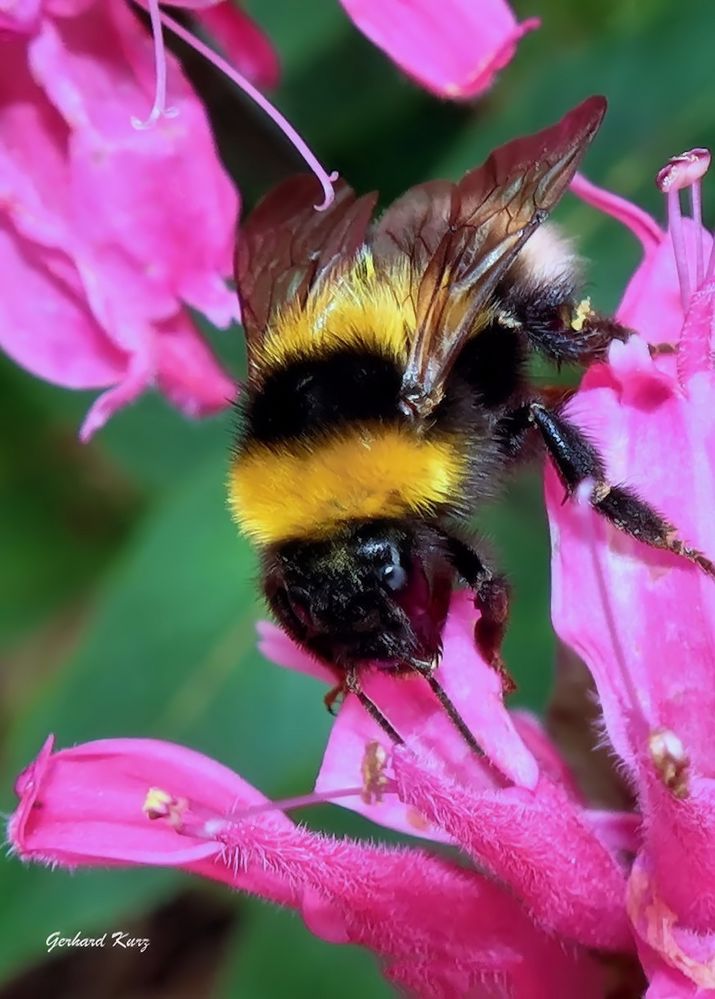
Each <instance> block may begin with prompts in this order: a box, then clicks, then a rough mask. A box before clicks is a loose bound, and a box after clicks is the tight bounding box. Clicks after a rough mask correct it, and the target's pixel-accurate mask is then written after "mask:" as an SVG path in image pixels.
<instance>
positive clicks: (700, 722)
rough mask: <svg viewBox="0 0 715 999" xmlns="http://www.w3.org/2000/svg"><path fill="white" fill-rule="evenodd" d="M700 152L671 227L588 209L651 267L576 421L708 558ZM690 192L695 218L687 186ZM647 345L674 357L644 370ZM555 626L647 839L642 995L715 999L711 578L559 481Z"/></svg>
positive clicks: (685, 174) (640, 855)
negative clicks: (582, 677)
mask: <svg viewBox="0 0 715 999" xmlns="http://www.w3.org/2000/svg"><path fill="white" fill-rule="evenodd" d="M709 159H710V157H709V154H707V153H706V151H704V150H693V152H692V153H690V154H686V155H685V156H684V157H677V158H676V159H675V160H673V161H671V163H670V164H669V165H668V167H667V168H666V169H665V171H662V172H661V174H659V185H660V187H661V190H664V191H665V192H666V193H667V196H668V208H669V231H668V233H667V234H666V233H664V232H662V231H661V230H660V228H659V227H658V226H657V225H656V224H655V223H654V222H653V221H652V220H650V219H647V217H645V218H644V216H643V215H642V213H639V212H638V210H637V209H635V208H632V206H628V205H627V204H625V203H624V202H622V201H620V199H615V198H613V197H612V196H610V195H608V194H607V193H606V192H598V191H597V190H594V189H591V191H590V192H588V193H589V197H590V198H591V200H595V201H596V202H597V203H598V204H599V206H600V207H602V208H604V209H605V210H606V211H608V212H609V214H613V215H614V216H615V217H616V218H620V219H621V220H622V221H623V222H624V223H625V224H626V225H628V226H629V228H631V229H632V230H633V231H634V232H636V234H637V235H638V236H639V237H640V239H641V241H642V243H643V245H644V250H645V253H644V260H643V262H642V264H641V265H640V267H639V268H638V270H637V271H636V273H635V275H634V277H633V278H632V280H631V282H630V284H629V286H628V289H627V290H626V294H625V296H624V299H623V303H622V305H621V308H620V310H619V312H618V318H619V319H620V320H621V321H622V322H626V323H628V324H630V325H631V326H632V327H633V328H634V329H635V330H636V331H637V333H638V334H639V335H638V336H634V337H632V338H631V339H630V340H629V341H628V342H627V343H626V344H621V343H615V344H614V345H613V346H612V348H611V352H610V355H609V360H608V364H606V365H601V366H599V367H597V368H594V369H592V370H591V371H589V372H588V373H587V375H586V376H585V378H584V380H583V384H582V386H581V388H580V390H579V392H578V393H577V394H576V396H575V397H574V399H573V400H572V401H571V402H570V403H569V407H568V411H567V412H568V415H569V417H570V418H571V419H572V420H573V421H574V422H575V423H576V424H577V425H578V426H580V427H582V428H583V429H584V430H585V431H587V432H588V434H589V436H590V437H591V438H592V439H593V441H594V442H595V443H596V444H597V445H598V447H599V449H600V451H601V454H602V455H603V456H604V458H605V461H606V465H607V468H608V472H609V476H610V481H612V482H625V483H627V484H628V485H629V486H632V487H634V488H635V489H636V491H637V492H638V493H639V494H640V495H641V496H643V497H644V498H646V499H647V500H648V501H649V502H651V503H652V504H653V506H654V507H655V508H656V509H658V510H659V511H660V512H661V513H662V514H663V515H664V516H665V517H667V518H668V519H669V520H670V521H671V522H672V523H674V524H675V525H677V528H678V532H679V534H680V535H681V536H682V537H684V538H685V540H686V541H687V542H688V543H689V544H691V545H692V546H694V547H696V548H697V549H699V550H700V551H702V552H704V553H705V554H706V555H707V556H710V557H712V556H713V555H715V526H714V522H713V516H712V511H713V506H714V505H715V473H714V469H715V408H714V407H713V399H714V398H715V395H714V393H715V377H714V373H713V359H712V332H713V317H714V309H715V282H714V274H713V270H714V260H715V257H713V256H712V255H711V247H712V239H711V237H710V235H709V234H708V233H707V232H705V230H704V229H703V227H702V224H701V221H700V176H701V175H702V173H704V172H705V170H706V169H707V167H708V164H709ZM681 187H689V188H690V193H691V201H692V204H693V218H692V219H688V218H686V219H684V218H683V217H682V214H681V210H680V205H679V196H680V195H679V190H680V188H681ZM648 342H650V343H653V344H665V343H669V344H674V345H676V347H677V353H676V354H670V355H667V354H666V355H662V356H661V355H660V354H658V355H656V356H655V357H651V353H650V351H649V349H648ZM546 495H547V504H548V510H549V518H550V522H551V531H552V548H553V558H552V568H553V594H552V611H553V618H554V624H555V627H556V630H557V632H558V633H559V635H560V636H561V638H562V639H563V640H564V641H566V642H567V643H568V644H569V645H571V647H572V648H573V649H575V651H576V652H578V653H579V655H580V656H581V657H582V658H583V659H584V660H585V662H586V663H587V665H588V666H589V668H590V670H591V672H592V674H593V677H594V679H595V682H596V686H597V689H598V695H599V699H600V702H601V706H602V708H603V717H604V722H605V727H606V732H607V735H608V738H609V740H610V742H611V745H612V746H613V748H614V749H615V751H616V753H617V754H618V757H619V759H620V761H621V764H622V766H623V767H624V768H625V771H626V773H627V775H628V778H629V780H630V783H631V785H632V786H633V788H634V789H635V791H636V793H637V798H638V806H639V810H640V813H641V816H642V832H641V835H640V837H639V840H638V850H637V855H636V859H635V862H634V864H633V867H632V870H631V872H630V877H629V887H628V911H629V915H630V918H631V920H632V923H633V926H634V928H635V930H636V933H637V935H638V940H639V950H640V954H641V958H642V960H643V964H644V967H645V969H646V971H647V973H648V975H649V977H650V979H651V988H650V990H649V992H648V996H649V997H651V999H653V997H655V996H662V997H664V996H668V997H678V996H683V997H685V996H695V995H701V994H704V992H703V991H699V990H707V993H708V994H709V990H711V989H715V922H714V917H715V749H714V748H713V746H714V743H713V738H712V723H711V718H712V714H713V712H714V711H715V581H714V580H713V579H712V578H710V577H709V576H707V575H706V574H705V573H704V572H702V571H700V570H699V569H698V568H697V567H695V566H694V565H692V564H691V563H688V562H686V561H685V560H682V559H679V558H677V557H676V556H673V555H670V554H664V553H660V552H657V551H655V550H653V549H651V548H647V547H645V546H644V545H642V544H639V543H638V542H635V541H632V540H630V539H629V538H627V537H625V536H624V535H622V534H620V533H618V532H617V531H615V530H614V529H613V528H611V527H610V526H609V525H607V524H606V523H605V522H603V521H601V520H600V519H599V518H598V517H597V516H596V515H595V514H594V513H593V512H591V510H590V508H588V505H585V506H581V505H579V504H577V503H567V504H562V499H563V489H562V487H561V486H560V485H559V482H558V480H557V476H556V474H555V472H554V470H553V469H551V468H550V469H549V470H548V472H547V481H546Z"/></svg>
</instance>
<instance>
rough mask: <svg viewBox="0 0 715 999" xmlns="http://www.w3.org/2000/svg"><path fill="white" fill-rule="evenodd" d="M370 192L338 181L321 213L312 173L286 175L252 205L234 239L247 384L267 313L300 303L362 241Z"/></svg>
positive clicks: (372, 199) (372, 198)
mask: <svg viewBox="0 0 715 999" xmlns="http://www.w3.org/2000/svg"><path fill="white" fill-rule="evenodd" d="M376 197H377V196H376V195H375V194H368V195H365V196H364V197H362V198H356V196H355V193H354V192H353V191H352V189H351V188H350V187H348V186H347V184H344V183H342V182H341V181H339V182H338V184H337V185H336V193H335V200H334V201H333V203H332V204H331V206H330V207H329V208H328V209H327V210H326V211H323V212H318V211H316V210H315V208H314V205H316V204H318V203H319V202H320V201H321V199H322V188H321V186H320V184H319V183H318V181H317V180H316V179H315V177H313V176H312V175H303V174H301V175H299V176H296V177H290V178H289V179H288V180H286V181H284V182H283V183H282V184H279V185H278V187H276V188H274V189H273V190H272V191H271V192H270V193H269V194H268V195H266V197H265V198H264V199H263V200H262V201H261V202H260V203H259V204H258V205H257V206H256V208H255V209H254V211H253V212H252V213H251V214H250V215H249V216H248V218H247V219H246V221H245V223H243V225H242V227H241V229H240V231H239V237H238V245H237V248H236V257H235V274H236V284H237V286H238V293H239V297H240V300H241V309H242V312H243V325H244V329H245V331H246V343H247V348H248V376H249V382H250V381H251V380H253V379H255V378H256V377H257V375H258V374H259V372H258V370H257V367H256V348H257V347H258V346H260V344H261V343H262V342H263V338H264V336H265V334H266V328H267V326H268V323H269V321H270V319H271V316H272V315H273V314H274V313H275V311H276V310H277V309H279V308H280V307H281V306H282V305H284V304H285V303H287V302H296V301H298V302H305V299H306V297H307V295H308V293H309V291H310V289H311V288H312V287H314V285H315V284H316V282H317V281H319V280H320V279H321V278H322V277H324V276H325V275H326V274H327V273H328V271H330V269H331V268H332V267H334V266H335V264H336V263H338V262H339V261H340V260H341V259H345V258H349V257H351V256H353V255H354V254H355V253H356V252H357V250H358V249H359V248H360V246H361V245H362V244H363V242H364V241H365V234H366V231H367V227H368V225H369V223H370V219H371V217H372V212H373V208H374V205H375V201H376Z"/></svg>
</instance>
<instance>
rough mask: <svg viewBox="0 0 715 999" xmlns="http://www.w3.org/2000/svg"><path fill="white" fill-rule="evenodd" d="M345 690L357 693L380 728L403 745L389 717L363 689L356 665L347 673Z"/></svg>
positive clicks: (394, 740)
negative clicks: (386, 716)
mask: <svg viewBox="0 0 715 999" xmlns="http://www.w3.org/2000/svg"><path fill="white" fill-rule="evenodd" d="M345 690H346V691H348V692H349V693H351V694H355V696H356V697H357V699H358V700H359V701H360V703H361V704H362V706H363V707H364V708H365V710H366V711H367V713H368V714H369V715H370V717H371V718H372V719H373V721H376V722H377V724H378V725H379V726H380V728H381V729H383V730H384V731H385V732H387V734H388V735H389V736H390V738H391V739H392V741H393V742H395V743H397V744H398V745H401V744H402V742H404V740H403V738H402V737H401V736H400V735H399V734H398V732H397V731H396V730H395V729H394V728H393V726H392V725H391V724H390V722H389V721H388V720H387V718H385V716H384V715H383V713H382V711H380V709H379V708H378V706H377V704H375V702H374V701H371V700H370V698H369V697H368V696H367V694H366V693H365V691H364V690H363V689H362V685H361V683H360V677H359V675H358V671H357V670H356V669H355V668H354V667H353V668H352V669H349V670H348V671H347V673H346V675H345Z"/></svg>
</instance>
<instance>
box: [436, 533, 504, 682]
mask: <svg viewBox="0 0 715 999" xmlns="http://www.w3.org/2000/svg"><path fill="white" fill-rule="evenodd" d="M448 545H449V551H450V554H451V557H452V564H453V565H454V567H455V569H456V570H457V572H458V573H459V574H460V576H461V577H462V578H463V579H464V580H466V582H467V584H468V585H469V586H470V588H471V589H472V590H473V591H474V606H475V607H476V608H477V610H478V611H479V612H480V617H479V620H478V621H477V623H476V625H475V626H474V641H475V643H476V646H477V648H478V649H479V652H480V653H481V654H482V656H483V657H484V659H485V660H486V661H487V662H488V663H489V665H490V666H491V667H492V669H495V670H496V671H497V673H499V675H500V677H501V682H502V688H503V691H504V693H505V694H511V693H513V692H514V691H515V690H516V683H515V682H514V679H513V677H512V676H511V674H510V673H509V670H508V669H507V667H506V663H505V662H504V659H503V658H502V654H501V647H502V642H503V640H504V635H505V634H506V626H507V621H508V620H509V597H510V594H511V589H510V587H509V584H508V583H507V581H506V579H505V578H504V577H503V576H495V575H494V574H493V573H492V572H491V570H490V569H488V568H487V566H485V565H484V563H483V562H482V560H481V558H480V557H479V555H477V553H476V552H475V551H473V550H472V549H471V548H470V547H469V546H468V545H466V544H465V543H464V542H463V541H460V540H459V539H458V538H449V539H448Z"/></svg>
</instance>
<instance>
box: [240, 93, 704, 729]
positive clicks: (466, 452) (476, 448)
mask: <svg viewBox="0 0 715 999" xmlns="http://www.w3.org/2000/svg"><path fill="white" fill-rule="evenodd" d="M605 108H606V103H605V100H604V99H603V98H600V97H592V98H590V99H589V100H586V101H585V102H584V103H582V104H581V105H580V106H578V107H577V108H575V109H573V110H572V111H570V112H569V113H568V114H567V115H566V116H565V117H564V118H563V119H562V120H561V121H560V122H559V123H557V124H556V125H554V126H552V127H550V128H547V129H545V130H544V131H541V132H538V133H537V134H535V135H532V136H529V137H527V138H519V139H516V140H515V141H512V142H509V143H507V144H506V145H504V146H502V147H501V148H499V149H497V150H496V151H495V152H493V153H492V154H491V155H490V156H489V158H488V159H487V160H486V162H485V163H484V164H483V165H482V166H480V167H477V168H476V169H474V170H472V171H470V172H469V173H467V174H466V175H465V176H464V177H463V179H462V180H461V181H459V182H457V183H451V182H449V181H430V182H428V183H424V184H420V185H418V186H416V187H413V188H412V189H410V190H409V191H407V193H406V194H404V195H403V196H402V197H400V198H399V199H398V200H397V201H396V202H395V203H394V204H392V205H391V206H390V207H388V208H387V210H386V211H385V212H384V213H383V214H382V215H381V216H380V217H378V218H377V219H376V220H375V219H374V209H375V203H376V195H375V194H368V195H365V196H364V197H356V195H355V194H354V193H353V191H352V190H351V189H350V188H349V187H348V186H347V185H346V184H344V183H340V184H339V185H338V187H337V190H336V196H335V200H334V201H333V203H332V204H331V206H330V207H329V208H328V209H327V210H326V211H324V212H318V211H315V210H314V207H313V206H314V205H315V203H316V201H317V200H318V199H319V187H318V184H317V182H316V181H315V179H314V178H312V177H307V176H298V177H294V178H291V179H289V180H287V181H285V182H284V183H282V184H281V185H279V186H278V187H277V188H276V189H275V190H274V191H272V192H271V193H270V194H268V196H267V197H266V198H265V199H264V200H263V201H262V202H261V203H260V204H259V205H258V207H257V208H256V209H255V210H254V211H253V213H252V214H251V215H250V216H249V218H248V219H247V221H246V222H245V224H244V226H243V229H242V232H241V238H240V241H239V244H238V249H237V255H236V281H237V286H238V290H239V295H240V299H241V305H242V310H243V322H244V328H245V332H246V339H247V347H248V380H247V386H246V389H245V392H244V394H243V398H242V401H241V409H242V414H241V416H242V420H241V424H242V426H241V429H240V432H239V437H238V440H237V442H236V445H235V451H234V455H233V460H232V464H231V470H230V475H229V504H230V507H231V510H232V514H233V516H234V518H235V520H236V522H237V523H238V525H239V526H240V528H241V529H242V531H243V532H244V533H245V534H246V535H247V536H248V537H249V538H250V539H252V541H253V542H254V543H255V544H256V545H257V546H258V549H259V551H260V555H261V561H262V577H263V588H264V592H265V596H266V598H267V601H268V604H269V605H270V608H271V610H272V611H273V614H274V615H275V617H276V618H277V620H278V622H279V623H280V625H281V626H282V627H283V628H284V629H285V630H286V632H287V633H288V634H289V635H290V636H291V637H292V638H293V639H294V640H295V641H296V642H298V643H299V644H300V645H301V646H303V647H304V648H305V649H307V650H308V651H309V652H311V653H312V654H313V655H315V656H316V657H317V658H319V659H320V660H323V661H325V662H327V663H329V664H331V665H332V666H333V667H335V668H336V669H337V670H338V671H339V675H340V676H341V677H342V678H343V683H344V686H345V687H346V688H347V689H349V690H353V691H355V692H356V693H357V694H358V696H360V697H361V699H362V701H363V703H364V705H365V707H366V708H367V709H368V710H369V711H370V712H371V713H372V714H373V716H374V717H376V718H377V720H378V721H379V722H380V724H382V725H383V727H385V728H386V729H387V730H388V731H389V732H390V734H391V735H392V736H393V738H399V736H398V734H397V733H396V732H395V731H394V730H393V729H392V727H391V726H390V724H389V721H388V720H387V719H385V718H384V717H383V716H382V715H381V713H380V711H379V709H378V708H377V706H376V705H374V704H372V702H370V701H369V699H368V698H367V697H366V695H365V694H364V693H363V692H362V691H361V688H360V674H361V671H362V670H363V668H364V667H365V666H366V665H367V664H372V665H374V666H377V667H378V668H382V669H386V670H392V671H398V672H399V671H405V670H415V671H417V672H419V673H421V674H423V675H424V676H425V678H426V679H427V680H428V681H429V682H430V684H431V685H432V687H433V689H434V690H435V692H436V693H437V695H438V696H439V697H440V699H441V700H442V702H443V704H444V705H445V707H446V708H447V710H448V712H449V713H450V715H451V717H452V719H453V721H454V722H455V724H456V725H457V726H458V727H459V728H460V730H462V731H463V734H464V736H465V738H467V740H468V741H469V742H470V744H471V745H473V746H474V747H475V748H478V747H477V746H476V743H475V742H474V738H473V736H472V735H471V734H470V733H469V732H468V731H467V730H466V727H465V726H464V723H463V722H462V720H461V718H460V717H459V715H458V713H457V712H456V709H455V708H454V706H453V705H452V704H451V702H449V700H448V698H447V696H446V694H445V693H444V692H443V691H442V689H441V687H440V685H439V683H438V682H437V679H436V677H435V675H434V671H435V666H436V664H437V663H438V661H439V656H440V651H441V635H442V630H443V625H444V623H445V619H446V616H447V612H448V607H449V601H450V595H451V592H452V589H453V587H454V586H455V585H456V584H457V583H459V582H463V583H465V584H466V585H467V586H468V587H470V588H471V589H472V591H473V593H474V599H475V603H476V606H477V607H478V609H479V610H480V612H481V613H480V618H479V620H478V623H477V625H476V632H475V639H476V643H477V646H478V647H479V649H480V651H481V653H482V654H483V655H484V656H485V657H486V659H487V661H489V662H490V663H492V664H493V665H494V666H495V667H497V668H501V667H502V662H501V657H500V651H499V649H500V644H501V640H502V637H503V633H504V630H505V626H506V620H507V613H508V585H507V583H506V582H505V580H504V579H503V578H502V577H501V576H500V575H499V574H498V573H495V572H494V570H493V569H492V568H491V566H490V565H489V564H488V561H487V560H486V559H485V558H484V556H483V555H482V554H480V552H479V548H478V545H477V544H476V543H475V541H474V539H473V537H472V535H471V533H470V529H469V523H470V520H471V518H472V517H473V515H474V513H475V511H476V510H477V509H478V507H479V504H480V502H481V501H483V500H484V499H485V498H489V497H492V496H493V495H494V494H495V492H496V491H497V489H498V487H499V485H500V483H501V481H502V480H503V478H504V475H505V472H507V471H508V470H509V468H510V467H511V466H513V465H514V464H515V463H516V462H518V461H519V460H520V459H521V458H522V457H524V456H525V455H528V454H530V453H532V452H533V450H534V445H535V442H536V443H539V442H540V443H541V444H542V445H544V446H545V448H546V450H547V452H548V453H549V454H550V455H551V457H552V459H553V461H554V463H555V465H556V467H557V469H558V471H559V473H560V475H561V478H562V480H563V483H564V485H565V488H566V491H567V493H571V492H573V491H574V490H575V489H576V488H577V487H578V485H579V484H580V483H582V482H584V481H585V480H587V479H588V480H592V482H593V489H592V493H591V496H592V499H591V502H592V504H593V506H594V507H595V508H596V510H598V512H599V513H601V514H602V515H603V516H604V517H606V518H607V519H608V520H610V521H611V522H612V523H613V524H615V525H616V526H617V527H618V528H620V529H622V530H624V531H626V532H628V533H629V534H631V535H632V536H634V537H636V538H638V539H640V540H642V541H645V542H647V543H649V544H651V545H655V546H657V547H660V548H664V549H668V550H671V551H677V552H679V553H680V554H683V555H685V556H686V557H689V558H691V559H692V560H694V561H696V562H699V563H700V564H701V565H702V566H703V568H706V569H708V571H710V570H711V569H712V567H711V566H709V563H707V562H706V560H705V559H704V558H703V556H701V555H700V554H699V553H698V552H695V551H694V550H691V549H689V548H686V547H685V546H684V545H683V544H682V542H681V541H680V540H679V539H678V538H677V535H676V532H675V531H674V530H673V528H672V527H671V525H670V524H668V523H666V522H665V521H664V520H663V518H661V517H660V516H659V515H658V514H657V513H656V512H655V511H654V510H652V509H651V508H650V506H648V505H647V504H646V503H644V502H643V501H642V500H641V499H639V498H638V497H637V496H636V495H635V494H633V493H632V492H630V491H629V490H628V489H626V488H623V487H620V486H616V485H612V484H611V483H609V482H608V481H607V478H606V472H605V468H604V463H603V461H602V459H601V458H600V456H599V454H598V453H597V451H596V449H595V448H594V447H593V445H592V444H591V443H590V442H589V441H588V440H587V439H586V438H585V437H584V436H583V434H582V433H581V431H580V430H578V429H577V428H576V427H575V426H574V425H573V424H571V423H570V422H569V421H568V419H567V418H566V417H565V416H563V415H562V413H561V403H562V401H563V398H564V395H563V392H561V393H560V394H559V393H557V392H555V391H554V390H543V389H541V390H540V389H538V388H537V387H536V385H535V384H533V383H532V382H531V381H530V379H529V377H528V375H527V362H528V360H529V356H530V355H531V354H532V353H533V352H538V353H540V354H542V355H545V356H546V357H547V358H550V359H551V360H552V361H554V362H556V363H560V362H575V363H577V364H580V365H583V366H586V365H588V364H590V363H591V362H593V361H596V360H599V359H601V358H603V357H604V354H605V352H606V350H607V348H608V346H609V344H610V343H611V341H612V340H614V339H619V340H625V339H626V338H627V336H628V335H629V331H628V330H626V329H624V328H623V327H622V326H620V325H619V324H618V323H617V322H615V321H614V320H612V319H609V318H607V317H604V316H602V315H600V314H598V313H597V312H595V311H593V310H592V309H591V308H590V305H589V303H588V300H582V299H581V298H580V295H579V285H580V274H579V266H578V261H577V258H576V257H575V255H574V253H573V252H572V250H571V248H570V246H569V244H568V242H567V241H566V240H564V239H563V238H562V237H561V235H560V234H559V233H558V231H557V230H555V229H553V228H551V227H550V225H548V224H547V225H543V223H544V221H545V220H546V218H547V216H548V214H549V213H550V211H551V210H552V209H553V207H554V206H555V205H556V203H557V202H558V200H559V199H560V197H561V196H562V194H563V193H564V192H565V191H566V189H567V188H568V186H569V183H570V181H571V179H572V177H573V175H574V173H575V171H576V169H577V166H578V163H579V161H580V160H581V158H582V156H583V154H584V152H585V150H586V148H587V146H588V144H589V143H590V142H591V140H592V138H593V136H594V135H595V133H596V131H597V130H598V128H599V126H600V124H601V121H602V118H603V115H604V113H605ZM708 567H709V568H708Z"/></svg>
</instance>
